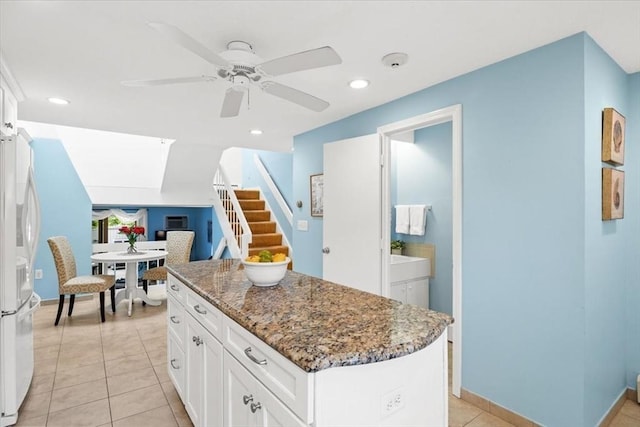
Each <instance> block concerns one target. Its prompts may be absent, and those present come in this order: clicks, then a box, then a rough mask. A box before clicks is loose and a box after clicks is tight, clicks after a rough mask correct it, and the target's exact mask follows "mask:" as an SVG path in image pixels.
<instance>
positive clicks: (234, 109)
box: [220, 87, 245, 117]
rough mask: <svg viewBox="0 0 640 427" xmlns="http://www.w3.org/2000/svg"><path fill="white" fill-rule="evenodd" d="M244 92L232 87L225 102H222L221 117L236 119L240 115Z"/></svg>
mask: <svg viewBox="0 0 640 427" xmlns="http://www.w3.org/2000/svg"><path fill="white" fill-rule="evenodd" d="M244 92H245V91H244V90H236V89H234V88H232V87H230V88H229V89H227V93H226V95H225V96H224V101H223V102H222V111H220V117H235V116H237V115H238V113H239V112H240V106H241V105H242V98H243V97H244Z"/></svg>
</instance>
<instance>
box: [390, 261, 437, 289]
mask: <svg viewBox="0 0 640 427" xmlns="http://www.w3.org/2000/svg"><path fill="white" fill-rule="evenodd" d="M430 274H431V261H430V260H429V259H428V258H419V257H413V256H405V255H391V271H390V276H391V283H393V282H400V281H402V280H411V279H416V278H419V277H428V276H429V275H430Z"/></svg>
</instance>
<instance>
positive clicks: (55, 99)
mask: <svg viewBox="0 0 640 427" xmlns="http://www.w3.org/2000/svg"><path fill="white" fill-rule="evenodd" d="M47 101H49V102H50V103H52V104H56V105H69V104H70V103H71V102H70V101H69V100H67V99H64V98H58V97H55V96H52V97H51V98H47Z"/></svg>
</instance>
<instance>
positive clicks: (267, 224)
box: [249, 221, 276, 234]
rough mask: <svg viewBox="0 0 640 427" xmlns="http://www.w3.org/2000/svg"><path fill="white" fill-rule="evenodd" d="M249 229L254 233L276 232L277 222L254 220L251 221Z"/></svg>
mask: <svg viewBox="0 0 640 427" xmlns="http://www.w3.org/2000/svg"><path fill="white" fill-rule="evenodd" d="M249 229H250V230H251V232H252V233H253V234H263V233H275V231H276V223H275V222H274V221H253V222H249Z"/></svg>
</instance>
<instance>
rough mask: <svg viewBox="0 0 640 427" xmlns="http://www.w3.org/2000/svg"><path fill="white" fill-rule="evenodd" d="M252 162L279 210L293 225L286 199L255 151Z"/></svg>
mask: <svg viewBox="0 0 640 427" xmlns="http://www.w3.org/2000/svg"><path fill="white" fill-rule="evenodd" d="M253 162H254V163H255V164H256V168H258V172H260V175H262V179H264V181H265V182H266V183H267V187H269V190H270V191H271V194H272V195H273V198H274V199H275V200H276V202H278V206H280V210H281V211H282V213H283V214H284V216H285V218H286V219H287V221H288V222H289V225H293V212H292V211H291V208H290V207H289V205H288V204H287V201H286V200H285V199H284V197H282V193H281V192H280V189H278V186H277V185H276V183H275V182H274V181H273V178H271V174H269V171H268V170H267V168H266V167H265V166H264V163H262V160H261V159H260V156H259V155H258V154H257V153H254V154H253ZM272 212H273V211H272Z"/></svg>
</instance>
